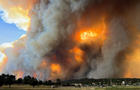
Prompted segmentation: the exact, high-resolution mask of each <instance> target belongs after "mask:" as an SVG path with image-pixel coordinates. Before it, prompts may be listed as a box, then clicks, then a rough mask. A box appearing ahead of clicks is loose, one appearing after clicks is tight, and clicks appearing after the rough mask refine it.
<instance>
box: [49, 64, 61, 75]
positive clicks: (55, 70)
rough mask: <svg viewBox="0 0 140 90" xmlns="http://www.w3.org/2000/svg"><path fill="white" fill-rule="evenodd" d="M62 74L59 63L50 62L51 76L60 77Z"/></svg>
mask: <svg viewBox="0 0 140 90" xmlns="http://www.w3.org/2000/svg"><path fill="white" fill-rule="evenodd" d="M61 74H62V70H61V66H60V65H59V64H51V77H53V78H54V77H57V76H58V77H60V76H61Z"/></svg>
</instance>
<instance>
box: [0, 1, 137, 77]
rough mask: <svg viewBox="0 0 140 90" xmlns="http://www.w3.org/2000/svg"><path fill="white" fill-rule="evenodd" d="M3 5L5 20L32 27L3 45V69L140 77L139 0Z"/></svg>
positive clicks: (22, 73) (46, 74)
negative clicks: (15, 39)
mask: <svg viewBox="0 0 140 90" xmlns="http://www.w3.org/2000/svg"><path fill="white" fill-rule="evenodd" d="M0 5H1V8H2V10H4V14H3V18H4V20H6V21H7V22H10V23H15V24H17V25H18V26H19V27H21V28H23V29H27V28H28V30H27V33H26V35H24V36H22V37H21V38H20V39H18V40H17V41H15V42H12V43H11V45H12V46H10V47H9V46H8V47H4V46H3V45H1V48H0V50H1V52H2V53H4V55H5V58H6V59H5V58H4V59H3V60H5V61H3V62H4V64H3V65H0V67H1V68H2V70H1V73H10V74H15V75H17V77H23V76H25V75H31V76H34V77H37V78H39V79H42V80H46V79H56V78H60V79H73V78H113V77H114V78H116V77H140V74H139V70H138V67H139V66H140V61H139V59H140V56H139V54H140V43H139V40H140V37H139V33H140V31H139V30H140V25H139V24H140V11H139V9H140V1H139V0H24V1H23V0H13V1H11V0H5V1H4V2H3V3H1V2H0ZM25 5H27V7H25ZM7 6H8V7H7ZM15 6H16V7H15ZM12 8H13V9H14V10H15V11H13V9H12ZM25 11H26V12H25ZM13 12H15V13H17V14H16V15H12V14H14V13H13ZM25 13H26V14H25ZM18 17H19V18H18ZM26 17H27V18H26ZM26 20H27V22H26ZM22 21H23V22H22ZM24 26H25V28H24ZM135 66H137V67H135Z"/></svg>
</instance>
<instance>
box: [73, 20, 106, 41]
mask: <svg viewBox="0 0 140 90" xmlns="http://www.w3.org/2000/svg"><path fill="white" fill-rule="evenodd" d="M82 23H83V22H82ZM77 30H78V31H77V32H76V34H75V41H76V42H77V41H78V43H87V42H100V43H103V42H104V41H105V39H106V24H105V21H104V19H102V20H101V21H100V22H99V23H96V25H91V26H84V25H82V24H81V22H80V24H79V23H78V28H77Z"/></svg>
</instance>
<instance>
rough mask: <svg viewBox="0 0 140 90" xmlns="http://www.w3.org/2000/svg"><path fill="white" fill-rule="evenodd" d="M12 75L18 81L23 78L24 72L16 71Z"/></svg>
mask: <svg viewBox="0 0 140 90" xmlns="http://www.w3.org/2000/svg"><path fill="white" fill-rule="evenodd" d="M14 74H15V76H16V79H19V78H23V74H24V72H22V71H16V72H15V73H14Z"/></svg>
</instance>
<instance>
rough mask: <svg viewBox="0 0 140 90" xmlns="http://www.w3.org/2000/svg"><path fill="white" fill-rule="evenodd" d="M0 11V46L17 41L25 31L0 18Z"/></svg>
mask: <svg viewBox="0 0 140 90" xmlns="http://www.w3.org/2000/svg"><path fill="white" fill-rule="evenodd" d="M1 14H2V12H1V11H0V44H2V43H5V42H11V41H14V40H17V39H18V38H19V37H20V36H21V35H22V34H24V33H25V31H23V30H21V29H19V28H17V27H16V25H15V24H8V23H6V22H5V21H3V20H2V18H1Z"/></svg>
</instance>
